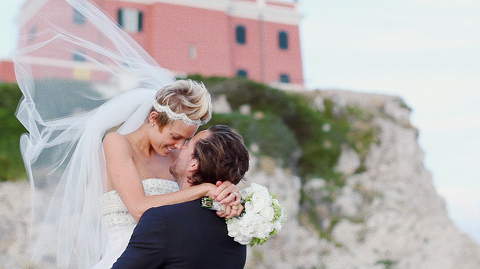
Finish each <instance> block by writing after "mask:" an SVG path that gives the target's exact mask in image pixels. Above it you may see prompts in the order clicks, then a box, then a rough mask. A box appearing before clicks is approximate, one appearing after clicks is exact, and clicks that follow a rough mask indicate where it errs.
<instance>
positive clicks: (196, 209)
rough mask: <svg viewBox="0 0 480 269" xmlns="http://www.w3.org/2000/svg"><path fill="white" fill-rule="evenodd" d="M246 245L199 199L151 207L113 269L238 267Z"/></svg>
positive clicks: (242, 259)
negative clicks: (236, 238)
mask: <svg viewBox="0 0 480 269" xmlns="http://www.w3.org/2000/svg"><path fill="white" fill-rule="evenodd" d="M245 260H246V246H244V245H241V244H239V243H237V242H235V241H234V240H233V239H232V238H231V237H229V236H228V233H227V227H226V224H225V220H224V219H223V218H220V217H218V216H217V215H216V214H215V212H214V211H211V210H208V209H205V208H202V207H201V202H200V200H195V201H191V202H186V203H181V204H176V205H169V206H162V207H157V208H151V209H149V210H147V211H146V212H145V213H144V214H143V216H142V218H141V219H140V221H139V223H138V225H137V227H136V228H135V231H134V233H133V235H132V238H131V240H130V243H129V245H128V247H127V250H126V251H125V252H124V253H123V254H122V256H121V257H120V258H119V260H118V261H117V263H116V264H115V265H114V267H113V268H165V269H168V268H176V269H179V268H185V269H187V268H188V269H192V268H197V269H202V268H205V269H207V268H208V269H215V268H218V269H225V268H229V269H236V268H238V269H242V268H243V267H244V265H245Z"/></svg>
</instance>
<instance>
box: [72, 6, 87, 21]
mask: <svg viewBox="0 0 480 269" xmlns="http://www.w3.org/2000/svg"><path fill="white" fill-rule="evenodd" d="M85 21H86V19H85V15H83V13H80V11H78V10H77V9H75V8H74V9H73V23H74V24H85Z"/></svg>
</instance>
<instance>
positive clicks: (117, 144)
mask: <svg viewBox="0 0 480 269" xmlns="http://www.w3.org/2000/svg"><path fill="white" fill-rule="evenodd" d="M103 147H104V148H105V150H109V149H110V150H112V149H116V150H115V151H118V150H120V151H123V150H129V149H131V145H130V142H129V141H128V139H127V138H126V137H125V136H124V135H122V134H120V133H117V132H112V133H108V134H107V135H105V137H104V138H103Z"/></svg>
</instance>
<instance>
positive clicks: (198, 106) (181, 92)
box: [151, 79, 212, 128]
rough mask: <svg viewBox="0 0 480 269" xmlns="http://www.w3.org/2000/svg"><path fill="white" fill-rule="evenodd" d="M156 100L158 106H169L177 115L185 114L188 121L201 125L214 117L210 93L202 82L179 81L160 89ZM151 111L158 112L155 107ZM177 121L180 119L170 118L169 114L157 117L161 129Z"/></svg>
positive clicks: (160, 114) (159, 114) (161, 114)
mask: <svg viewBox="0 0 480 269" xmlns="http://www.w3.org/2000/svg"><path fill="white" fill-rule="evenodd" d="M155 99H156V102H157V103H158V105H160V106H168V107H169V108H170V110H171V111H172V112H173V113H174V114H177V115H181V114H182V113H184V114H185V115H186V116H187V117H188V119H190V120H191V121H192V122H198V124H199V125H200V124H204V123H206V122H208V121H209V120H210V118H211V117H212V100H211V97H210V93H209V92H208V90H207V88H205V85H203V83H201V82H197V81H194V80H191V79H187V80H178V81H176V82H175V83H172V84H170V85H168V86H165V87H163V88H162V89H160V90H159V91H158V92H157V95H156V96H155ZM151 111H158V110H156V109H155V107H153V108H152V110H151ZM188 119H186V120H188ZM175 120H178V118H177V117H173V118H172V117H171V116H170V117H169V113H158V116H157V117H156V121H157V123H158V125H159V127H160V128H162V127H164V126H166V125H167V124H172V123H173V122H174V121H175ZM184 121H185V120H184ZM187 125H188V124H187Z"/></svg>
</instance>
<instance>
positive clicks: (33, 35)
mask: <svg viewBox="0 0 480 269" xmlns="http://www.w3.org/2000/svg"><path fill="white" fill-rule="evenodd" d="M36 37H37V26H36V25H34V26H32V28H30V31H28V41H30V42H32V41H33V40H35V38H36Z"/></svg>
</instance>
